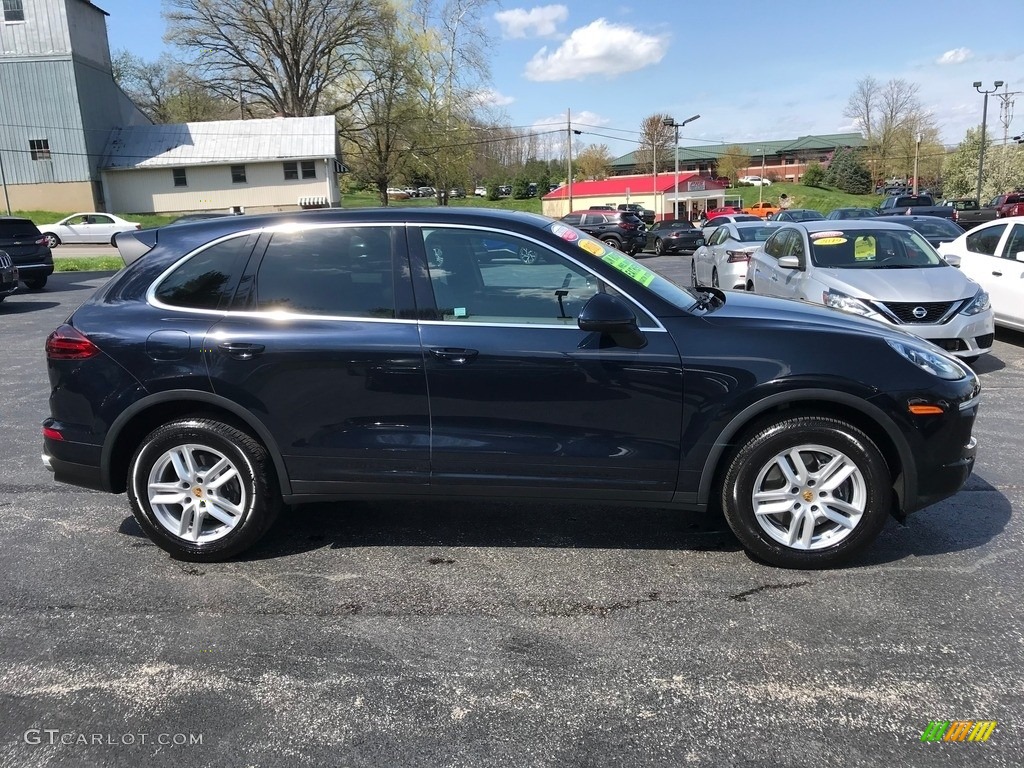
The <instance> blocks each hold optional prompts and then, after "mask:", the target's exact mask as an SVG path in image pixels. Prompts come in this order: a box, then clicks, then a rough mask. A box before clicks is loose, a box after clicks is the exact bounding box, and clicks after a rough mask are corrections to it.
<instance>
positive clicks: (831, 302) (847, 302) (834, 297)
mask: <svg viewBox="0 0 1024 768" xmlns="http://www.w3.org/2000/svg"><path fill="white" fill-rule="evenodd" d="M821 302H822V304H824V305H825V306H826V307H832V308H833V309H841V310H842V311H843V312H849V313H850V314H853V315H860V316H862V317H878V313H877V312H875V311H874V310H873V309H871V307H869V306H868V305H867V304H865V303H864V302H863V301H861V300H860V299H855V298H854V297H853V296H848V295H847V294H845V293H842V292H840V291H835V290H832V289H831V288H830V289H829V290H827V291H825V292H824V293H822V294H821Z"/></svg>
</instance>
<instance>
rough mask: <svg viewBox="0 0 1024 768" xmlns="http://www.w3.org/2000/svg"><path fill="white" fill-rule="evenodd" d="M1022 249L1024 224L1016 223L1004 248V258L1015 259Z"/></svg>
mask: <svg viewBox="0 0 1024 768" xmlns="http://www.w3.org/2000/svg"><path fill="white" fill-rule="evenodd" d="M1021 251H1024V224H1014V225H1013V229H1012V230H1010V238H1009V239H1008V240H1007V241H1006V247H1005V248H1004V249H1003V258H1004V259H1011V260H1014V259H1016V258H1017V254H1018V253H1020V252H1021Z"/></svg>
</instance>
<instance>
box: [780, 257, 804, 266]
mask: <svg viewBox="0 0 1024 768" xmlns="http://www.w3.org/2000/svg"><path fill="white" fill-rule="evenodd" d="M779 266H780V267H782V268H783V269H800V268H801V267H800V257H799V256H783V257H782V258H780V259H779Z"/></svg>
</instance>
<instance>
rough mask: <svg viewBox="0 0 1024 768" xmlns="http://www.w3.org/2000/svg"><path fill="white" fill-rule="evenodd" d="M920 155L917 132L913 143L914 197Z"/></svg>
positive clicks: (919, 135) (919, 137)
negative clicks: (915, 140)
mask: <svg viewBox="0 0 1024 768" xmlns="http://www.w3.org/2000/svg"><path fill="white" fill-rule="evenodd" d="M920 157H921V134H920V133H919V134H917V142H915V144H914V197H917V161H918V159H919V158H920Z"/></svg>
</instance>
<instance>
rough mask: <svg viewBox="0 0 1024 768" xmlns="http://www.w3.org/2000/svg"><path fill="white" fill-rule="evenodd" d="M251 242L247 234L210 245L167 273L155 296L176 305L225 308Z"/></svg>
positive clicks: (198, 307) (195, 307)
mask: <svg viewBox="0 0 1024 768" xmlns="http://www.w3.org/2000/svg"><path fill="white" fill-rule="evenodd" d="M251 246H252V241H251V240H250V239H249V238H248V237H246V236H242V237H234V238H231V239H230V240H225V241H223V242H221V243H217V244H216V245H211V246H210V247H209V248H207V249H206V250H204V251H200V252H199V253H197V254H196V255H195V256H193V257H192V258H190V259H189V260H188V261H186V262H185V263H184V264H182V265H181V266H179V267H178V268H177V269H176V270H174V272H172V273H171V274H170V275H168V276H167V277H166V278H165V279H164V280H163V281H162V282H161V283H160V285H159V286H158V287H157V289H156V291H154V296H155V297H156V299H157V300H159V301H161V302H163V303H164V304H170V305H171V306H174V307H187V308H189V309H214V310H216V309H224V308H225V307H226V306H227V304H228V302H229V301H230V299H231V291H232V289H233V287H234V283H235V279H236V277H237V274H238V271H239V270H240V269H241V267H242V258H243V256H245V255H246V254H247V253H248V252H249V249H250V248H251Z"/></svg>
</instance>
